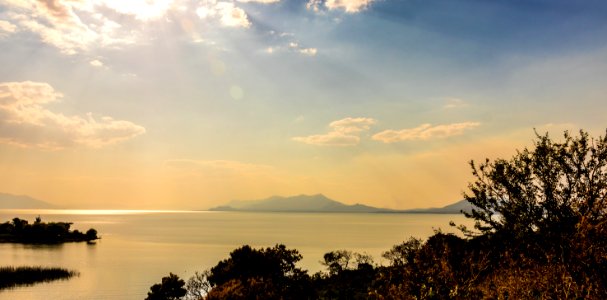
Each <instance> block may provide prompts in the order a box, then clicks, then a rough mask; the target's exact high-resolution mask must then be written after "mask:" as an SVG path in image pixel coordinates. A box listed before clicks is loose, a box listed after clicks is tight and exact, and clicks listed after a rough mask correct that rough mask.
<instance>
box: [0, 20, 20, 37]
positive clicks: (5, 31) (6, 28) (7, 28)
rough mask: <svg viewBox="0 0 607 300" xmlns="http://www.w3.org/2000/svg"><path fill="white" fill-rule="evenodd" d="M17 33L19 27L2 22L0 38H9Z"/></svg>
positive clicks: (0, 23)
mask: <svg viewBox="0 0 607 300" xmlns="http://www.w3.org/2000/svg"><path fill="white" fill-rule="evenodd" d="M15 31H17V26H15V25H13V24H12V23H10V22H7V21H4V20H0V37H3V36H7V35H9V34H11V33H14V32H15Z"/></svg>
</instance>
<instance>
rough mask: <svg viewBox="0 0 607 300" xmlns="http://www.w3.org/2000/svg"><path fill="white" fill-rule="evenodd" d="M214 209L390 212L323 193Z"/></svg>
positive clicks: (281, 197)
mask: <svg viewBox="0 0 607 300" xmlns="http://www.w3.org/2000/svg"><path fill="white" fill-rule="evenodd" d="M210 210H214V211H268V212H388V211H390V210H388V209H382V208H376V207H371V206H366V205H362V204H355V205H347V204H344V203H341V202H338V201H335V200H332V199H330V198H328V197H327V196H325V195H323V194H315V195H306V194H301V195H297V196H291V197H283V196H272V197H269V198H266V199H262V200H251V201H232V202H230V203H229V204H228V205H224V206H218V207H214V208H211V209H210Z"/></svg>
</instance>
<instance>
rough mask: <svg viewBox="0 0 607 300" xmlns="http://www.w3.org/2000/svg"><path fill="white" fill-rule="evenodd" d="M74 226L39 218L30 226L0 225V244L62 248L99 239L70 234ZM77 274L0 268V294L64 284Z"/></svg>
mask: <svg viewBox="0 0 607 300" xmlns="http://www.w3.org/2000/svg"><path fill="white" fill-rule="evenodd" d="M72 224H73V223H69V222H42V219H41V218H40V217H37V218H36V220H34V223H33V224H29V222H28V221H27V220H23V219H20V218H14V219H13V220H11V221H8V222H5V223H1V224H0V243H19V244H61V243H69V242H87V243H92V242H93V241H95V240H97V239H99V237H98V236H97V230H95V229H93V228H91V229H89V230H87V231H86V232H81V231H79V230H70V227H71V226H72ZM77 275H78V272H76V271H71V270H67V269H63V268H56V267H52V268H51V267H41V266H33V267H30V266H21V267H13V266H8V267H0V290H2V289H6V288H13V287H17V286H23V285H33V284H36V283H40V282H50V281H55V280H66V279H69V278H71V277H73V276H77Z"/></svg>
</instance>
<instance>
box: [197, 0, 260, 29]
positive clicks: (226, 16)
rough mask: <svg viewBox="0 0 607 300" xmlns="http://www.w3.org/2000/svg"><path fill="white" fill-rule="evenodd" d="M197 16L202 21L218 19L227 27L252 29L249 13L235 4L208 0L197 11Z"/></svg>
mask: <svg viewBox="0 0 607 300" xmlns="http://www.w3.org/2000/svg"><path fill="white" fill-rule="evenodd" d="M196 14H197V15H198V17H199V18H201V19H207V18H217V19H219V21H220V23H221V24H222V25H223V26H227V27H242V28H249V27H251V22H250V21H249V17H248V16H247V13H246V12H245V11H244V10H243V9H242V8H240V7H237V6H236V5H234V3H233V2H223V1H222V2H216V1H215V0H207V1H205V2H203V4H202V5H201V6H200V7H198V8H197V9H196Z"/></svg>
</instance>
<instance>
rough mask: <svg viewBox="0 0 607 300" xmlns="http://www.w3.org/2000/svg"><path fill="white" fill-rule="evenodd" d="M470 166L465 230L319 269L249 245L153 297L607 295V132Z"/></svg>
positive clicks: (346, 256)
mask: <svg viewBox="0 0 607 300" xmlns="http://www.w3.org/2000/svg"><path fill="white" fill-rule="evenodd" d="M471 166H472V173H473V175H474V176H475V180H474V181H473V182H472V183H470V184H469V187H468V188H469V191H468V192H467V193H465V194H464V197H465V199H466V200H467V201H468V202H470V203H471V204H472V205H473V206H474V207H473V211H472V212H471V213H465V215H466V216H467V217H469V218H472V219H473V220H474V221H475V226H474V228H465V227H463V226H458V227H459V228H460V229H461V231H462V233H463V237H460V236H456V235H453V234H444V233H441V232H436V233H435V234H434V235H433V236H431V237H429V238H428V239H427V240H425V241H422V240H418V239H415V238H411V239H409V240H407V241H404V242H403V243H401V244H398V245H395V246H394V247H392V249H389V250H388V251H386V252H385V253H384V254H383V257H384V258H385V259H387V260H388V261H389V264H388V265H377V264H375V263H374V262H373V261H372V259H371V258H370V257H369V256H367V255H364V254H357V253H353V252H350V251H346V250H338V251H333V252H330V253H327V254H325V255H324V257H323V264H324V265H325V266H326V271H325V272H320V273H316V274H313V275H309V274H308V273H307V271H305V270H301V269H300V268H298V267H297V266H296V263H297V262H298V261H299V260H301V258H302V257H301V255H300V254H299V253H298V252H297V250H294V249H287V248H286V247H285V246H284V245H276V246H275V247H270V248H265V249H253V248H251V247H249V246H243V247H241V248H238V249H235V250H234V251H232V253H230V257H229V258H227V259H225V260H222V261H220V262H219V263H218V264H217V265H216V266H215V267H213V268H211V269H210V270H207V271H204V272H202V273H196V274H195V275H194V276H193V277H192V278H190V279H189V280H188V281H187V283H186V282H185V281H184V280H181V279H179V277H177V276H176V275H174V274H170V276H169V277H165V278H163V279H162V283H160V284H156V285H154V286H152V288H151V290H150V292H149V293H148V297H147V299H150V300H152V299H182V298H186V299H207V300H213V299H487V298H489V299H607V218H606V217H607V138H605V137H599V138H598V139H593V138H590V137H589V135H588V134H587V133H585V132H583V131H580V134H579V136H571V135H570V134H569V133H567V132H565V134H564V140H563V141H562V142H556V141H553V140H552V139H550V138H549V136H548V135H543V136H540V135H538V136H537V139H536V140H535V142H534V146H533V148H532V149H524V150H522V151H519V152H517V154H516V155H515V156H514V157H513V158H511V159H510V160H504V159H497V160H495V161H489V160H486V161H485V162H483V163H481V164H477V163H474V162H471ZM453 225H454V226H456V224H453Z"/></svg>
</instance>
